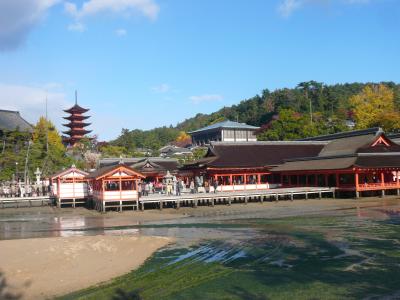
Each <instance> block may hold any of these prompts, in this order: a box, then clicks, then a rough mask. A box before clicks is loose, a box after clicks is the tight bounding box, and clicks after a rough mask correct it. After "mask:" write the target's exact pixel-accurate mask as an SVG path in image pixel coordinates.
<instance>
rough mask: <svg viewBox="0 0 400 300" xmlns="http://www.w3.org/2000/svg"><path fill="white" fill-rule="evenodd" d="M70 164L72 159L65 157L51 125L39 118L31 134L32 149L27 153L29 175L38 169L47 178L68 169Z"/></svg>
mask: <svg viewBox="0 0 400 300" xmlns="http://www.w3.org/2000/svg"><path fill="white" fill-rule="evenodd" d="M72 163H74V159H73V158H71V157H68V156H67V155H66V148H65V146H64V145H63V143H62V139H61V136H60V134H59V133H58V131H57V130H56V128H55V126H54V125H53V123H51V122H50V121H49V120H46V118H44V117H41V118H40V119H39V121H38V122H37V124H36V125H35V127H34V130H33V134H32V147H31V149H30V153H29V166H30V170H31V173H32V172H33V170H35V169H36V168H40V169H41V170H42V174H43V175H44V176H48V175H51V174H53V173H55V172H57V171H59V170H60V169H62V168H66V167H69V166H70V165H71V164H72Z"/></svg>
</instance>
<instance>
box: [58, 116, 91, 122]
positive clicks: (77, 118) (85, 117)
mask: <svg viewBox="0 0 400 300" xmlns="http://www.w3.org/2000/svg"><path fill="white" fill-rule="evenodd" d="M63 118H64V119H66V120H70V121H73V120H86V119H89V118H90V116H83V115H70V116H68V117H63Z"/></svg>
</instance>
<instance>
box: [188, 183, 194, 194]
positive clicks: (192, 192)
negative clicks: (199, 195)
mask: <svg viewBox="0 0 400 300" xmlns="http://www.w3.org/2000/svg"><path fill="white" fill-rule="evenodd" d="M189 188H190V193H191V194H194V181H193V180H191V181H190V185H189Z"/></svg>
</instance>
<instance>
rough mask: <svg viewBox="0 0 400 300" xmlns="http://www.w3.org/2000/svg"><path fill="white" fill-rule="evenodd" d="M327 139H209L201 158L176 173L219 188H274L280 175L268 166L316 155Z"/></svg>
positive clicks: (272, 166)
mask: <svg viewBox="0 0 400 300" xmlns="http://www.w3.org/2000/svg"><path fill="white" fill-rule="evenodd" d="M326 144H327V142H323V141H322V142H321V141H276V142H242V143H226V142H212V143H211V144H210V146H209V148H208V152H207V154H206V155H205V157H204V158H202V159H200V160H197V161H196V162H194V163H190V164H185V165H184V166H183V167H181V168H180V171H179V175H180V176H181V177H182V178H183V179H184V181H185V182H186V183H187V182H188V181H190V180H191V179H193V178H196V179H197V180H199V179H200V182H207V183H208V184H209V185H210V186H211V190H213V188H212V183H213V182H214V181H217V182H218V190H219V191H236V190H255V189H269V188H274V187H278V186H279V184H280V177H276V176H275V175H274V174H273V173H272V171H271V169H272V168H274V167H276V166H278V165H280V164H282V163H284V161H285V159H289V158H296V157H297V158H299V157H310V156H315V155H318V153H319V152H320V151H321V150H322V149H323V148H324V146H325V145H326Z"/></svg>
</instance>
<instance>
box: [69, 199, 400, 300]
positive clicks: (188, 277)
mask: <svg viewBox="0 0 400 300" xmlns="http://www.w3.org/2000/svg"><path fill="white" fill-rule="evenodd" d="M217 219H218V220H214V221H212V218H210V219H207V221H206V222H205V219H201V218H198V219H195V218H188V219H184V220H179V221H178V222H176V221H168V222H164V223H163V224H158V225H152V224H147V225H140V224H139V226H137V228H138V230H139V232H140V233H142V234H157V235H165V236H175V237H177V238H178V243H177V244H175V245H172V246H170V247H167V248H165V249H162V250H160V251H158V252H157V253H156V254H155V255H154V256H153V257H152V258H151V259H150V260H148V261H147V262H146V263H145V264H144V265H143V266H142V267H141V268H140V269H139V270H137V271H134V272H132V273H130V274H127V275H125V276H122V277H121V278H118V279H116V280H114V281H112V282H111V283H109V284H106V285H104V286H101V287H96V288H91V289H88V290H84V291H81V292H78V293H74V294H71V295H68V296H66V297H65V298H66V299H111V298H112V297H114V296H115V295H116V294H118V295H119V296H120V298H119V299H130V298H132V297H133V296H134V295H135V294H138V293H139V294H140V295H141V296H142V297H143V298H144V299H157V298H158V299H343V298H346V299H363V298H368V299H380V298H381V297H388V298H389V299H390V298H394V297H395V296H396V295H399V291H400V285H399V283H400V279H399V278H400V252H399V246H400V207H399V206H398V205H397V204H396V205H391V206H385V207H373V208H368V209H355V210H346V211H335V212H331V213H330V214H326V213H324V214H323V215H313V216H299V217H284V218H277V219H271V218H243V216H241V217H240V218H237V219H232V218H231V219H226V218H222V219H219V218H217Z"/></svg>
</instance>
